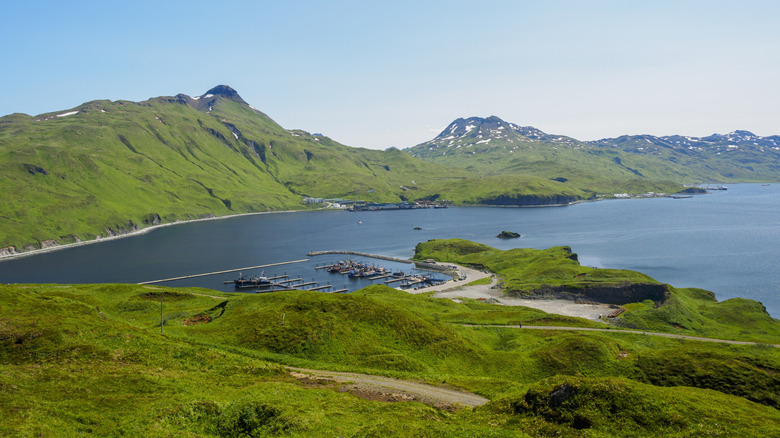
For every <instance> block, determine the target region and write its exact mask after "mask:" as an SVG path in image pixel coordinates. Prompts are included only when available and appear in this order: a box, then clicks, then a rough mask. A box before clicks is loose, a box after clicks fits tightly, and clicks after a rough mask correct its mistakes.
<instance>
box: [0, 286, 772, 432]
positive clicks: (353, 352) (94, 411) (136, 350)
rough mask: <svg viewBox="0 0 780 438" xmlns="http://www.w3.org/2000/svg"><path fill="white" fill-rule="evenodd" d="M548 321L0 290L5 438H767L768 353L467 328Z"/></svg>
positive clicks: (330, 300)
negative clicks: (421, 392)
mask: <svg viewBox="0 0 780 438" xmlns="http://www.w3.org/2000/svg"><path fill="white" fill-rule="evenodd" d="M161 299H162V301H163V305H164V309H163V319H164V321H165V324H164V334H160V326H159V323H160V300H161ZM542 317H544V314H543V313H542V312H539V311H533V310H528V309H504V308H500V307H498V306H491V305H489V304H484V303H479V302H476V301H467V302H464V303H460V304H459V303H454V302H452V301H449V300H446V299H433V298H430V297H427V296H423V295H408V294H405V293H402V292H399V291H396V290H393V289H390V288H388V287H385V286H375V287H372V288H368V289H365V290H363V291H359V292H356V293H353V294H348V295H340V294H338V295H331V294H323V293H315V292H302V291H298V292H278V293H269V294H225V293H220V292H215V291H208V290H203V289H193V288H165V287H150V286H136V285H80V286H76V285H74V286H64V285H14V286H0V389H1V390H2V394H3V397H2V398H0V434H2V435H4V436H38V435H43V436H79V435H100V436H114V435H120V434H123V435H129V436H235V437H238V436H266V435H270V436H277V435H281V436H390V435H394V436H456V437H457V436H549V435H561V436H583V435H587V436H592V435H594V434H595V435H599V436H610V435H614V436H648V435H675V436H702V435H719V436H770V435H771V433H772V431H773V430H777V428H779V427H780V411H778V410H777V409H776V407H777V406H778V404H777V402H778V396H777V395H778V392H780V391H779V390H778V385H779V384H780V379H778V378H777V375H778V372H780V356H779V355H778V354H777V351H776V349H774V348H772V347H767V346H762V345H753V346H732V345H722V344H706V343H699V342H690V341H680V340H674V339H666V338H657V337H650V336H642V335H631V334H625V333H620V332H619V330H615V331H614V332H609V333H601V332H556V331H549V332H548V331H540V330H522V329H511V328H500V327H486V326H478V327H470V326H469V327H467V326H463V325H461V323H480V322H498V321H500V322H509V321H510V320H512V319H514V320H516V321H523V322H527V321H533V320H539V318H542ZM547 318H549V319H550V320H552V321H556V322H558V323H564V322H566V323H569V324H572V325H574V324H576V323H577V321H575V320H574V319H572V318H569V321H564V320H563V319H558V318H563V317H555V316H552V315H547ZM579 323H580V324H581V325H589V324H591V323H589V322H587V321H579ZM666 358H671V359H673V361H671V362H672V363H670V361H669V360H665V359H666ZM278 363H285V364H295V365H304V366H307V367H310V368H330V369H341V370H351V371H363V372H370V373H373V374H385V375H392V376H396V377H402V378H405V379H411V380H421V381H427V382H431V383H437V384H445V385H450V386H455V387H460V388H465V389H468V390H471V391H475V392H477V393H480V394H482V395H484V396H487V397H488V398H489V399H491V402H490V403H488V404H487V405H485V406H482V407H480V408H476V409H473V410H470V409H465V410H459V411H456V412H450V411H447V410H440V409H436V408H433V407H430V406H427V405H424V404H421V403H418V402H397V403H388V402H382V401H371V400H366V399H363V398H360V397H357V396H354V395H351V394H348V393H344V392H340V391H338V388H339V387H340V385H339V384H336V383H334V382H330V383H328V382H321V383H317V382H314V383H312V382H308V383H307V382H302V381H299V380H296V379H295V378H293V377H292V376H290V375H289V374H288V373H287V372H286V371H284V370H283V369H282V368H280V366H279V365H278Z"/></svg>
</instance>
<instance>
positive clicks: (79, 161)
mask: <svg viewBox="0 0 780 438" xmlns="http://www.w3.org/2000/svg"><path fill="white" fill-rule="evenodd" d="M465 173H466V172H463V171H457V170H451V169H445V168H443V167H442V166H438V165H435V164H429V163H426V162H423V161H420V160H417V159H415V158H412V157H411V156H409V155H407V154H405V153H403V152H401V151H399V150H396V149H393V150H388V151H376V150H368V149H361V148H352V147H348V146H345V145H342V144H340V143H338V142H336V141H333V140H331V139H330V138H328V137H326V136H322V135H312V134H309V133H307V132H305V131H301V130H286V129H284V128H282V127H281V126H279V125H278V124H277V123H276V122H274V121H273V120H272V119H271V118H269V117H268V116H267V115H265V114H263V113H262V112H260V111H258V110H257V109H255V108H253V107H252V106H250V105H249V104H247V103H246V102H245V101H244V100H243V99H242V98H241V97H240V96H239V94H238V93H237V92H236V91H235V90H233V89H232V88H230V87H228V86H225V85H220V86H217V87H214V88H212V89H210V90H209V91H207V92H206V93H204V94H202V95H200V96H195V97H190V96H187V95H184V94H178V95H176V96H163V97H156V98H152V99H149V100H146V101H143V102H130V101H123V100H120V101H116V102H111V101H107V100H98V101H92V102H87V103H85V104H83V105H80V106H78V107H76V108H72V109H68V110H64V111H58V112H54V113H48V114H41V115H38V116H34V117H33V116H28V115H25V114H12V115H9V116H5V117H2V118H0V190H2V193H3V202H2V203H0V224H1V226H0V248H5V253H13V252H16V251H19V250H29V249H35V248H40V247H47V246H53V245H57V244H61V243H70V242H76V241H80V240H89V239H94V238H96V237H106V236H110V235H114V234H120V233H125V232H128V231H132V230H135V229H139V228H143V227H145V226H149V225H154V224H158V223H166V222H175V221H178V220H183V219H193V218H202V217H210V216H224V215H229V214H235V213H247V212H262V211H272V210H286V209H300V208H304V206H303V204H302V199H303V197H304V196H315V197H342V196H349V197H350V198H352V197H353V196H359V197H360V198H361V199H367V200H375V201H396V202H397V201H399V200H401V199H406V197H405V196H404V195H405V193H406V190H407V187H410V186H411V187H416V186H425V185H426V184H432V183H438V182H440V181H446V180H448V179H450V178H453V177H461V176H462V175H464V174H465ZM9 247H10V248H9Z"/></svg>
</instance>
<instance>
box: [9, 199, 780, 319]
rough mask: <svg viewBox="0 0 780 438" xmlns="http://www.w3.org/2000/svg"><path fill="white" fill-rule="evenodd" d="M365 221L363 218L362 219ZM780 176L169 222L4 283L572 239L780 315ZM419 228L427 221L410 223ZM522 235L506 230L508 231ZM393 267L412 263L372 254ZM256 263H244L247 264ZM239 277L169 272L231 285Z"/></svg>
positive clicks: (23, 263)
mask: <svg viewBox="0 0 780 438" xmlns="http://www.w3.org/2000/svg"><path fill="white" fill-rule="evenodd" d="M358 222H360V223H358ZM779 222H780V185H778V184H772V185H771V186H764V185H761V184H736V185H729V190H727V191H718V192H713V193H712V194H708V195H698V196H694V197H692V198H686V199H671V198H650V199H635V200H608V201H599V202H586V203H580V204H574V205H569V206H565V207H545V208H494V207H457V208H448V209H425V210H396V211H376V212H357V213H353V212H347V211H315V212H293V213H278V214H268V215H252V216H239V217H234V218H229V219H224V220H218V221H204V222H193V223H186V224H181V225H176V226H170V227H163V228H159V229H155V230H152V231H150V232H148V233H144V234H139V235H136V236H133V237H128V238H124V239H117V240H112V241H106V242H102V243H98V244H92V245H84V246H78V247H73V248H68V249H63V250H60V251H55V252H51V253H42V254H38V255H33V256H29V257H23V258H19V259H10V260H6V261H2V262H0V282H2V283H139V282H143V281H150V280H156V279H163V278H171V277H178V276H184V275H189V274H198V273H205V272H216V271H222V270H228V269H233V268H239V267H244V266H257V265H264V264H272V263H278V262H283V261H291V260H299V259H305V258H309V261H308V262H301V263H295V264H290V265H285V266H283V267H274V268H269V269H268V270H266V271H265V274H267V275H272V274H284V273H288V274H294V275H298V276H300V277H302V278H304V279H307V280H309V279H312V280H316V281H318V282H320V283H322V284H324V283H326V282H331V283H332V284H333V285H334V287H335V288H342V287H346V288H348V289H350V290H356V289H359V288H360V287H364V286H367V285H370V284H372V283H371V282H370V281H368V280H349V279H347V278H345V277H344V276H338V275H333V274H328V273H327V272H324V270H319V271H318V270H315V269H314V267H315V265H317V264H325V263H331V262H334V261H337V260H340V259H343V258H345V256H335V255H331V256H317V257H307V253H308V252H309V251H318V250H353V251H361V252H366V253H373V254H384V255H387V256H392V257H398V258H409V257H411V256H412V254H413V251H414V247H415V245H416V244H417V243H418V242H421V241H425V240H428V239H438V238H456V237H457V238H463V239H468V240H473V241H476V242H480V243H484V244H487V245H490V246H493V247H496V248H500V249H511V248H518V247H524V248H539V249H543V248H549V247H551V246H559V245H568V246H571V247H572V250H573V251H574V252H576V253H578V255H579V259H580V262H581V263H582V264H584V265H588V266H595V267H603V268H614V269H631V270H636V271H640V272H643V273H645V274H648V275H650V276H651V277H653V278H655V279H657V280H658V281H661V282H665V283H669V284H671V285H673V286H675V287H699V288H702V289H707V290H711V291H713V292H715V294H716V296H717V298H718V300H721V301H722V300H725V299H729V298H734V297H743V298H750V299H754V300H758V301H761V302H762V303H763V304H764V305H765V306H766V308H767V310H768V311H769V313H770V314H772V315H773V316H777V315H780V297H778V290H780V270H778V266H780V223H779ZM414 228H421V229H420V230H415V229H414ZM503 230H508V231H514V232H518V233H520V234H521V235H522V237H521V238H519V239H510V240H503V239H499V238H497V237H496V235H497V234H498V233H499V232H501V231H503ZM375 263H376V264H377V265H383V266H386V267H388V268H391V269H401V270H404V269H405V270H409V269H411V266H410V265H402V264H393V263H390V262H383V261H378V260H377V261H375ZM252 273H258V274H259V272H246V273H245V274H252ZM237 276H238V273H236V274H225V275H215V276H208V277H200V278H194V279H187V280H178V281H174V282H168V283H163V285H166V286H174V287H180V286H198V287H205V288H210V289H217V290H225V291H232V290H233V286H232V285H231V284H223V282H224V281H229V280H232V279H234V278H236V277H237Z"/></svg>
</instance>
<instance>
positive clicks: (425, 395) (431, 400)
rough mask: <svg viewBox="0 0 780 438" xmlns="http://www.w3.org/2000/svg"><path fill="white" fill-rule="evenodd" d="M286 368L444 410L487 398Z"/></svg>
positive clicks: (367, 394)
mask: <svg viewBox="0 0 780 438" xmlns="http://www.w3.org/2000/svg"><path fill="white" fill-rule="evenodd" d="M287 369H288V370H290V371H291V373H290V374H291V375H292V376H293V377H295V378H296V379H299V380H307V379H310V378H311V377H313V378H315V379H328V380H332V381H335V382H340V383H347V385H345V386H342V388H343V390H344V391H345V392H350V393H353V394H355V395H357V396H359V397H363V398H368V399H371V400H384V401H412V400H413V401H418V402H421V403H425V404H429V405H433V406H435V407H437V408H441V409H448V410H454V409H457V408H458V407H464V406H465V407H474V406H481V405H484V404H485V403H487V402H488V399H486V398H484V397H481V396H479V395H476V394H472V393H469V392H462V391H456V390H453V389H447V388H442V387H438V386H433V385H428V384H425V383H419V382H412V381H409V380H399V379H392V378H389V377H382V376H373V375H370V374H357V373H346V372H339V371H325V370H310V369H306V368H295V367H287ZM310 376H311V377H310ZM340 389H341V388H340Z"/></svg>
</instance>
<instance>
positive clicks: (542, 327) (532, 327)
mask: <svg viewBox="0 0 780 438" xmlns="http://www.w3.org/2000/svg"><path fill="white" fill-rule="evenodd" d="M461 325H463V326H465V327H506V328H523V329H530V330H577V331H591V332H608V333H632V334H636V335H648V336H662V337H664V338H675V339H686V340H689V341H703V342H720V343H723V344H735V345H771V346H773V347H777V348H780V344H769V343H765V342H750V341H732V340H730V339H715V338H701V337H698V336H688V335H675V334H672V333H659V332H643V331H639V330H620V329H601V328H590V327H555V326H546V325H524V326H519V325H481V324H461Z"/></svg>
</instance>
